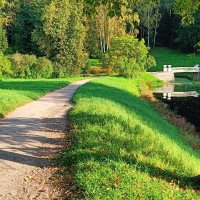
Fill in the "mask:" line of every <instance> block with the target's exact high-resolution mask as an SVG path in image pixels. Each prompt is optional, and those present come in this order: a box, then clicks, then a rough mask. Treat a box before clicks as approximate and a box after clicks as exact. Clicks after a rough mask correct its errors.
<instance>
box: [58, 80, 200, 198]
mask: <svg viewBox="0 0 200 200" xmlns="http://www.w3.org/2000/svg"><path fill="white" fill-rule="evenodd" d="M145 82H146V84H145ZM157 83H158V82H157V81H155V79H153V78H149V76H148V77H146V76H145V77H143V78H141V79H139V80H138V79H137V80H127V79H124V78H104V79H98V80H95V81H92V82H91V83H88V84H86V85H85V86H83V87H81V88H80V89H79V90H78V91H77V92H76V94H75V96H74V98H73V101H74V103H76V107H75V109H74V110H72V111H71V113H70V115H69V119H70V133H69V135H68V139H67V140H68V141H70V142H69V143H71V142H72V141H73V145H72V146H71V148H67V149H66V150H65V151H64V152H63V153H62V156H61V157H60V158H59V164H60V165H62V167H63V170H67V171H68V172H69V171H71V172H72V173H73V175H74V179H73V181H72V182H73V184H75V183H76V185H75V186H74V185H73V184H72V186H70V187H69V189H68V193H67V194H68V196H67V197H68V198H69V199H70V198H79V199H80V198H82V197H84V198H85V199H181V200H182V199H199V198H200V194H199V193H198V192H197V191H196V190H195V188H193V187H192V183H191V181H190V177H193V176H195V175H198V174H200V154H199V153H197V152H195V151H194V150H193V149H192V148H191V147H190V146H189V145H188V144H187V143H186V142H185V141H184V140H183V138H182V136H181V135H180V133H179V131H178V129H177V128H176V127H175V126H173V125H171V124H169V122H168V121H167V120H166V119H163V118H162V117H161V115H160V114H158V112H156V110H155V109H154V108H153V106H151V105H150V104H149V103H147V102H146V101H144V100H142V99H141V98H140V94H141V89H142V90H144V89H145V87H147V88H148V87H149V86H153V85H155V84H157ZM66 177H71V175H67V176H66ZM71 179H72V178H71ZM77 187H78V188H79V190H78V191H79V192H74V188H77Z"/></svg>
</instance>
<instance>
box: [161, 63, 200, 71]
mask: <svg viewBox="0 0 200 200" xmlns="http://www.w3.org/2000/svg"><path fill="white" fill-rule="evenodd" d="M163 71H164V72H174V73H179V72H197V73H198V72H200V67H199V65H195V66H194V67H172V66H171V65H163Z"/></svg>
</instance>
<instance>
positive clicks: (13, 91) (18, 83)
mask: <svg viewBox="0 0 200 200" xmlns="http://www.w3.org/2000/svg"><path fill="white" fill-rule="evenodd" d="M83 79H85V78H84V77H68V78H62V79H3V80H2V81H0V118H3V117H5V116H6V115H7V114H8V113H9V112H11V111H13V110H15V109H16V108H18V107H20V106H23V105H25V104H26V103H29V102H31V101H33V100H36V99H39V98H40V97H42V96H43V95H45V94H47V93H49V92H52V91H55V90H57V89H60V88H62V87H66V86H68V85H69V84H71V83H73V82H76V81H79V80H83Z"/></svg>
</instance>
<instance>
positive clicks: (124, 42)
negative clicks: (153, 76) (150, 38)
mask: <svg viewBox="0 0 200 200" xmlns="http://www.w3.org/2000/svg"><path fill="white" fill-rule="evenodd" d="M105 59H107V60H108V61H105V62H104V63H107V65H108V66H109V67H110V66H111V67H112V68H113V69H114V70H115V71H116V72H118V73H119V74H120V75H123V76H125V77H127V78H132V77H133V76H137V75H139V74H140V73H141V72H143V71H146V70H147V69H148V68H149V67H151V66H154V65H155V64H156V63H155V59H154V58H153V57H150V56H149V55H148V48H147V47H146V46H145V43H144V41H143V40H142V41H139V40H138V39H136V38H135V37H133V36H123V37H116V38H114V39H113V41H112V44H111V49H110V51H109V53H108V55H107V56H105Z"/></svg>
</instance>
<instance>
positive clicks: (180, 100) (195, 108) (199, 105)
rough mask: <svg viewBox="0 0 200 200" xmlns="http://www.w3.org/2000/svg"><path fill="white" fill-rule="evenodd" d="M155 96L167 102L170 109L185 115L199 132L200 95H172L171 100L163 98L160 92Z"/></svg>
mask: <svg viewBox="0 0 200 200" xmlns="http://www.w3.org/2000/svg"><path fill="white" fill-rule="evenodd" d="M155 96H156V97H157V98H158V99H159V100H162V101H163V102H164V103H166V104H168V105H169V107H170V109H171V110H172V111H175V112H176V113H177V114H179V115H181V116H183V117H185V119H187V121H188V122H190V123H191V124H193V125H194V126H195V127H196V130H197V131H198V132H200V97H172V98H171V100H167V99H163V95H162V94H155Z"/></svg>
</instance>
